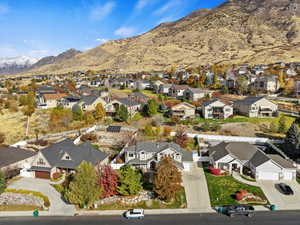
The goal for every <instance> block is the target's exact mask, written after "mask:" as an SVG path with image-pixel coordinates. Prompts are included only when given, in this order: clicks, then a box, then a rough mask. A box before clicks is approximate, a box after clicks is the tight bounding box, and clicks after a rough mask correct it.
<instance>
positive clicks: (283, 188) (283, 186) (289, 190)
mask: <svg viewBox="0 0 300 225" xmlns="http://www.w3.org/2000/svg"><path fill="white" fill-rule="evenodd" d="M278 188H279V189H280V191H281V192H282V193H283V194H285V195H293V194H294V191H293V190H292V188H291V187H290V186H289V185H287V184H284V183H280V184H278Z"/></svg>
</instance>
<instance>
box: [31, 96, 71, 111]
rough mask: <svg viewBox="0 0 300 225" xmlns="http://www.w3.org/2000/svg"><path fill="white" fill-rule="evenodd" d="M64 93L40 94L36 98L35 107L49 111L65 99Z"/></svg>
mask: <svg viewBox="0 0 300 225" xmlns="http://www.w3.org/2000/svg"><path fill="white" fill-rule="evenodd" d="M66 96H67V94H64V93H59V94H57V93H53V94H41V95H38V96H37V107H38V108H42V109H51V108H55V107H57V106H58V105H59V102H60V101H61V100H62V99H63V98H64V97H66Z"/></svg>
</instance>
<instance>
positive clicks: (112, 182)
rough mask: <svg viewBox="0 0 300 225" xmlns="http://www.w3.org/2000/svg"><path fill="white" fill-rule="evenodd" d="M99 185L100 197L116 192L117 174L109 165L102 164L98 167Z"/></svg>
mask: <svg viewBox="0 0 300 225" xmlns="http://www.w3.org/2000/svg"><path fill="white" fill-rule="evenodd" d="M98 177H99V185H100V187H101V189H102V194H101V197H102V198H107V197H111V196H114V195H116V194H117V193H118V191H117V187H118V174H117V173H116V172H115V171H114V170H113V169H112V168H111V166H102V167H100V168H99V169H98Z"/></svg>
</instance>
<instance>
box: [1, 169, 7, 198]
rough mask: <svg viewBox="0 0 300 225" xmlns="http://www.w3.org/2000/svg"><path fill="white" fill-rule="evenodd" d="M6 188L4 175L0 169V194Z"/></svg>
mask: <svg viewBox="0 0 300 225" xmlns="http://www.w3.org/2000/svg"><path fill="white" fill-rule="evenodd" d="M5 188H6V180H5V175H4V173H3V171H2V170H0V195H1V194H2V193H3V192H4V190H5Z"/></svg>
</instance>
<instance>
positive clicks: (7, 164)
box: [0, 146, 36, 177]
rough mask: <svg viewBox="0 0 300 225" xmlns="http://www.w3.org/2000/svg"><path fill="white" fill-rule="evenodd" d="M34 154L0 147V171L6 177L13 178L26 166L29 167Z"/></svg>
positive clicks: (18, 149)
mask: <svg viewBox="0 0 300 225" xmlns="http://www.w3.org/2000/svg"><path fill="white" fill-rule="evenodd" d="M35 155H36V152H34V151H29V150H25V149H21V148H15V147H11V146H0V170H2V171H3V172H4V173H5V175H6V176H7V177H11V176H15V175H18V174H19V173H20V170H21V169H22V168H24V167H26V165H30V163H31V162H32V161H33V159H34V157H35Z"/></svg>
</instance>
